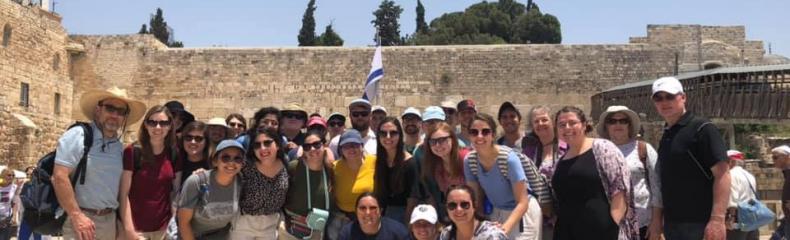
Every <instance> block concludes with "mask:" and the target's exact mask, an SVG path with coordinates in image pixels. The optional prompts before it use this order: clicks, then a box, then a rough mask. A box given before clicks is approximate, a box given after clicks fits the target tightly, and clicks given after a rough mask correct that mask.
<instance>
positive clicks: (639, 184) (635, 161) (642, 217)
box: [617, 141, 661, 227]
mask: <svg viewBox="0 0 790 240" xmlns="http://www.w3.org/2000/svg"><path fill="white" fill-rule="evenodd" d="M617 147H618V148H619V149H620V152H622V153H623V156H624V157H625V161H626V163H627V164H628V170H629V171H630V172H631V186H633V187H632V189H631V192H632V193H633V195H634V196H633V197H634V206H635V207H636V215H637V220H638V221H639V227H644V226H647V225H648V224H650V219H651V215H652V212H651V211H652V209H651V208H650V207H651V206H656V204H651V202H656V201H657V200H658V201H660V200H659V199H660V195H661V192H660V188H659V186H660V183H659V181H660V180H659V175H658V174H659V173H658V172H656V170H655V169H656V168H655V166H656V160H657V159H658V153H656V150H655V149H653V146H651V145H650V144H648V143H645V150H646V151H647V159H646V162H647V171H649V172H648V175H650V186H649V188H648V184H647V179H645V166H644V165H643V164H642V160H640V159H639V150H638V149H637V144H636V141H630V142H628V143H626V144H623V145H620V146H617ZM651 193H654V194H651ZM651 197H652V198H654V199H651ZM651 200H652V201H651Z"/></svg>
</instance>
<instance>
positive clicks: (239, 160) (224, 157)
mask: <svg viewBox="0 0 790 240" xmlns="http://www.w3.org/2000/svg"><path fill="white" fill-rule="evenodd" d="M219 160H220V161H222V162H223V163H231V162H233V163H238V164H243V163H244V157H242V156H230V155H220V156H219Z"/></svg>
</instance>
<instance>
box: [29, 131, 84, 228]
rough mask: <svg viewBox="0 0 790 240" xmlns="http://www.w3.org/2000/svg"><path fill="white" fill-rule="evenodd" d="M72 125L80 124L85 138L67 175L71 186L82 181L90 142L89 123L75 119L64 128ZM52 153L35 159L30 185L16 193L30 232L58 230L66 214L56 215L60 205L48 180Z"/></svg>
mask: <svg viewBox="0 0 790 240" xmlns="http://www.w3.org/2000/svg"><path fill="white" fill-rule="evenodd" d="M74 127H82V130H83V132H84V135H85V139H84V140H83V146H84V150H83V153H82V157H81V158H80V161H79V163H78V164H77V167H76V169H75V170H74V172H73V174H72V175H71V177H70V179H71V187H72V188H74V187H75V186H76V184H77V181H78V180H79V182H80V184H85V174H86V173H85V169H86V165H87V159H88V152H90V149H91V145H93V129H92V128H91V126H90V124H89V123H86V122H77V123H75V124H72V125H71V126H69V128H68V129H71V128H74ZM56 154H57V153H56V151H52V152H50V153H47V154H46V155H44V157H41V159H39V160H38V163H37V164H36V169H35V170H34V171H33V174H32V176H31V180H30V185H28V186H26V187H25V188H24V189H23V191H22V193H21V194H20V196H19V198H20V200H21V202H22V207H24V208H25V211H24V215H23V216H22V218H23V219H24V221H25V223H27V224H28V225H29V226H30V228H31V229H32V230H33V232H36V233H39V234H44V235H54V234H57V233H60V232H61V228H62V227H63V223H64V222H65V221H66V217H67V216H66V214H65V213H63V214H58V212H59V211H60V205H59V203H58V199H57V196H55V188H54V187H53V186H52V181H51V178H52V173H53V169H54V168H55V155H56Z"/></svg>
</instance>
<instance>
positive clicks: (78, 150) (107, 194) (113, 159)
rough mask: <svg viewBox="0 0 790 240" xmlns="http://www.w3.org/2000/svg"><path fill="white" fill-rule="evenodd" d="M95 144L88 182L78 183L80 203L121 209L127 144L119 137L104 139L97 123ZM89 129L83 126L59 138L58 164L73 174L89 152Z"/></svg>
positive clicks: (88, 162) (92, 147)
mask: <svg viewBox="0 0 790 240" xmlns="http://www.w3.org/2000/svg"><path fill="white" fill-rule="evenodd" d="M91 128H92V129H93V145H91V149H90V152H88V159H87V165H86V167H87V168H86V169H85V184H80V183H79V182H78V183H76V184H75V190H74V191H75V194H76V199H77V204H78V205H79V206H80V207H82V208H91V209H105V208H118V189H119V186H120V184H121V172H123V144H122V143H121V142H119V141H118V138H103V137H102V133H101V131H100V130H99V129H98V128H97V127H96V124H94V123H91ZM84 138H85V132H84V131H83V130H82V128H81V127H74V128H71V129H69V130H68V131H66V132H65V133H64V134H63V136H62V137H60V139H59V140H58V148H57V153H58V154H57V155H56V156H55V164H57V165H60V166H64V167H67V168H70V169H72V174H74V170H76V168H77V164H78V163H79V162H80V158H82V153H83V152H84V151H85V146H84V145H83V143H84V142H83V140H84Z"/></svg>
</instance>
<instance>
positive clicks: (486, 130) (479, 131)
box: [469, 128, 493, 137]
mask: <svg viewBox="0 0 790 240" xmlns="http://www.w3.org/2000/svg"><path fill="white" fill-rule="evenodd" d="M491 133H493V132H492V131H491V129H490V128H483V129H474V128H470V129H469V134H471V135H472V136H479V135H480V134H482V135H483V137H485V136H488V135H491Z"/></svg>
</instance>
